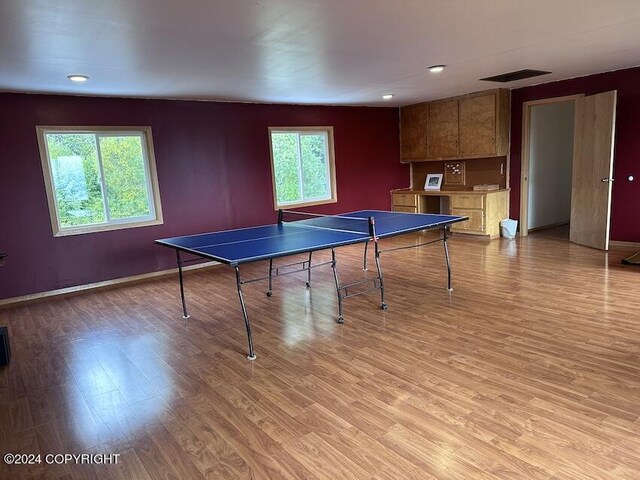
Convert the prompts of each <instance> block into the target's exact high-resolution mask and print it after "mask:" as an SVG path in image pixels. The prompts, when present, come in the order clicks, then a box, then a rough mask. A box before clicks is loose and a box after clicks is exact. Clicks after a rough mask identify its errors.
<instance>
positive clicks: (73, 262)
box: [0, 93, 409, 299]
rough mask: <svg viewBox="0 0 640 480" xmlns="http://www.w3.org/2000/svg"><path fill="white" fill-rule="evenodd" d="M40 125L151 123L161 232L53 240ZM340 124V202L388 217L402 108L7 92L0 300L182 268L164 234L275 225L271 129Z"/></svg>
mask: <svg viewBox="0 0 640 480" xmlns="http://www.w3.org/2000/svg"><path fill="white" fill-rule="evenodd" d="M36 125H82V126H89V125H112V126H123V125H127V126H129V125H132V126H134V125H140V126H144V125H150V126H151V127H152V131H153V140H154V146H155V154H156V164H157V167H158V180H159V184H160V195H161V199H162V210H163V213H164V224H163V225H160V226H152V227H143V228H132V229H127V230H117V231H112V232H102V233H91V234H85V235H75V236H67V237H57V238H54V237H53V234H52V231H51V224H50V219H49V211H48V207H47V199H46V194H45V187H44V180H43V175H42V168H41V162H40V156H39V152H38V145H37V139H36V130H35V127H36ZM305 125H316V126H324V125H332V126H333V127H334V138H335V155H336V175H337V190H338V203H337V204H330V205H327V206H322V207H317V208H315V210H316V211H321V212H325V213H335V212H344V211H350V210H357V209H364V208H373V209H389V208H390V196H389V190H390V189H392V188H399V187H406V186H408V184H409V171H408V167H407V166H406V165H401V164H400V158H399V133H398V128H399V127H398V109H396V108H366V107H323V106H294V105H260V104H236V103H212V102H187V101H167V100H137V99H117V98H91V97H68V96H47V95H27V94H9V93H4V94H0V149H1V150H0V250H4V251H6V252H7V254H8V255H9V256H8V257H7V259H6V262H5V267H4V268H3V269H2V270H0V299H1V298H10V297H15V296H20V295H26V294H31V293H36V292H43V291H48V290H54V289H59V288H65V287H69V286H75V285H82V284H87V283H93V282H99V281H103V280H109V279H114V278H119V277H126V276H130V275H136V274H141V273H147V272H152V271H156V270H163V269H167V268H173V267H174V266H175V262H174V256H173V252H172V251H171V250H169V249H166V248H162V247H160V246H156V245H154V243H153V241H154V240H155V239H157V238H163V237H169V236H175V235H184V234H190V233H196V232H203V231H211V230H221V229H227V228H235V227H243V226H250V225H259V224H265V223H271V222H274V221H275V220H276V214H275V212H274V210H273V194H272V186H271V183H272V182H271V166H270V157H269V140H268V132H267V127H269V126H305Z"/></svg>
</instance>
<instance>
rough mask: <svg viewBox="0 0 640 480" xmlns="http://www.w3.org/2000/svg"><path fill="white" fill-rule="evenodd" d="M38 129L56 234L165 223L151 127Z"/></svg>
mask: <svg viewBox="0 0 640 480" xmlns="http://www.w3.org/2000/svg"><path fill="white" fill-rule="evenodd" d="M36 130H37V134H38V143H39V145H40V156H41V158H42V169H43V172H44V180H45V185H46V188H47V199H48V202H49V213H50V214H51V225H52V227H53V234H54V235H55V236H61V235H76V234H80V233H89V232H96V231H104V230H116V229H120V228H131V227H137V226H145V225H157V224H160V223H162V211H161V208H160V196H159V192H158V181H157V178H156V168H155V159H154V157H153V144H152V140H151V128H149V127H117V128H104V127H89V128H82V127H37V129H36Z"/></svg>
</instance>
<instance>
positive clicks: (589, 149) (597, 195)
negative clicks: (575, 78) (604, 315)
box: [569, 90, 616, 250]
mask: <svg viewBox="0 0 640 480" xmlns="http://www.w3.org/2000/svg"><path fill="white" fill-rule="evenodd" d="M615 117H616V91H615V90H614V91H611V92H605V93H600V94H598V95H592V96H590V97H582V98H579V99H577V100H576V121H575V139H574V146H573V178H572V181H571V183H572V186H571V224H570V228H569V239H570V240H571V241H572V242H574V243H578V244H580V245H586V246H587V247H593V248H598V249H600V250H608V249H609V226H610V220H611V186H612V182H613V178H612V175H613V142H614V129H615Z"/></svg>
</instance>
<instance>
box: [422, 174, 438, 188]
mask: <svg viewBox="0 0 640 480" xmlns="http://www.w3.org/2000/svg"><path fill="white" fill-rule="evenodd" d="M441 185H442V173H429V174H427V180H426V181H425V182H424V189H425V190H440V186H441Z"/></svg>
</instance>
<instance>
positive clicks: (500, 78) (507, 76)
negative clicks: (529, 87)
mask: <svg viewBox="0 0 640 480" xmlns="http://www.w3.org/2000/svg"><path fill="white" fill-rule="evenodd" d="M550 73H551V72H545V71H544V70H529V69H528V68H527V69H524V70H518V71H517V72H509V73H503V74H502V75H496V76H494V77H487V78H481V79H480V80H481V81H486V82H502V83H507V82H515V81H516V80H522V79H523V78H532V77H538V76H540V75H549V74H550Z"/></svg>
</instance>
